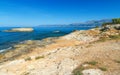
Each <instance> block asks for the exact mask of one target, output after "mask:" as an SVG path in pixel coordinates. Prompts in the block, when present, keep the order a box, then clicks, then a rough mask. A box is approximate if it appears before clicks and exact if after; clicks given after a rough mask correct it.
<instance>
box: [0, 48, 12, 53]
mask: <svg viewBox="0 0 120 75" xmlns="http://www.w3.org/2000/svg"><path fill="white" fill-rule="evenodd" d="M10 49H12V47H9V48H6V49H1V50H0V53H2V52H4V51H7V50H10Z"/></svg>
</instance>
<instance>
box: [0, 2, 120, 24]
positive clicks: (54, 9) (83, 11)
mask: <svg viewBox="0 0 120 75" xmlns="http://www.w3.org/2000/svg"><path fill="white" fill-rule="evenodd" d="M117 17H120V0H0V26H37V25H45V24H70V23H80V22H85V21H88V20H99V19H109V18H117Z"/></svg>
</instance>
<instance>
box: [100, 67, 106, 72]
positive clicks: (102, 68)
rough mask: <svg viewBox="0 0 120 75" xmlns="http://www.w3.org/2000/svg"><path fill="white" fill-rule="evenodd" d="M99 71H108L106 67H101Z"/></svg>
mask: <svg viewBox="0 0 120 75" xmlns="http://www.w3.org/2000/svg"><path fill="white" fill-rule="evenodd" d="M99 69H100V70H102V71H107V68H106V67H99Z"/></svg>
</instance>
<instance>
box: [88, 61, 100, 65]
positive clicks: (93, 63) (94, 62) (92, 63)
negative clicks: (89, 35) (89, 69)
mask: <svg viewBox="0 0 120 75" xmlns="http://www.w3.org/2000/svg"><path fill="white" fill-rule="evenodd" d="M86 64H89V65H96V64H98V62H96V61H90V62H86Z"/></svg>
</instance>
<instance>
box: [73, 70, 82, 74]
mask: <svg viewBox="0 0 120 75" xmlns="http://www.w3.org/2000/svg"><path fill="white" fill-rule="evenodd" d="M74 75H83V74H82V73H81V71H76V72H75V73H74Z"/></svg>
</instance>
